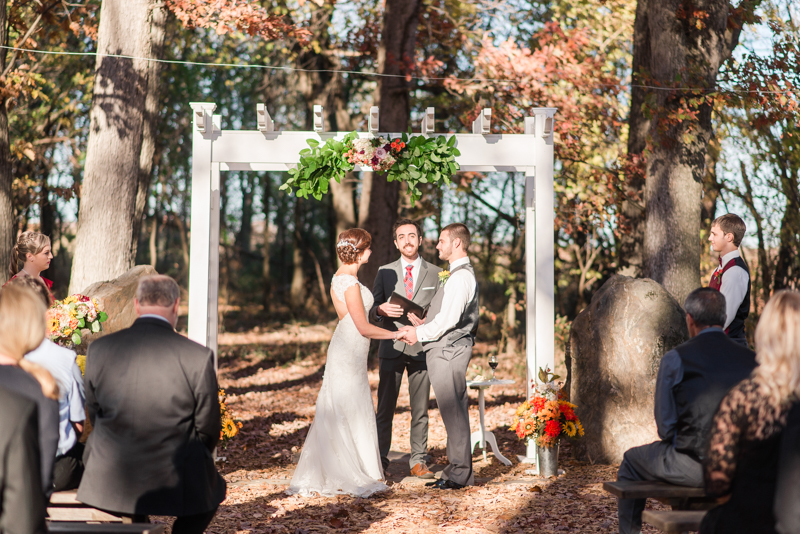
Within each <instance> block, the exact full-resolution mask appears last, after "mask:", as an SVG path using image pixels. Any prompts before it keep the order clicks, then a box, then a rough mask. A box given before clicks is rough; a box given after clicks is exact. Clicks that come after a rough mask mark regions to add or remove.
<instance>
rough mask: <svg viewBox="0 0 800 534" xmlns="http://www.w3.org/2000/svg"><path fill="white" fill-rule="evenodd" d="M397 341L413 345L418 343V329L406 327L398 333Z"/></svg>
mask: <svg viewBox="0 0 800 534" xmlns="http://www.w3.org/2000/svg"><path fill="white" fill-rule="evenodd" d="M397 332H398V333H397V339H398V340H401V341H404V342H406V344H408V345H413V344H414V343H416V342H417V329H416V328H414V327H413V326H404V327H402V328H401V329H400V330H398V331H397Z"/></svg>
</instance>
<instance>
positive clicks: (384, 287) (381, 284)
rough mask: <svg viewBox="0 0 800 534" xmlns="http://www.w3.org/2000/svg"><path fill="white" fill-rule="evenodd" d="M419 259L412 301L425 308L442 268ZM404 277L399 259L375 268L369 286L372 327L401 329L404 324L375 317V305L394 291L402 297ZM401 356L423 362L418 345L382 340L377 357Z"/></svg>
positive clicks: (431, 297)
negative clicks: (373, 299) (371, 299)
mask: <svg viewBox="0 0 800 534" xmlns="http://www.w3.org/2000/svg"><path fill="white" fill-rule="evenodd" d="M420 259H421V260H422V263H421V264H420V266H419V275H417V276H418V277H419V280H417V281H416V282H415V283H414V297H413V298H412V299H411V301H412V302H413V303H414V304H419V305H420V306H422V307H423V308H424V307H425V306H427V305H428V304H430V303H431V299H433V294H434V293H436V287H437V285H438V283H439V271H441V269H440V268H439V267H437V266H436V265H433V264H431V263H428V262H427V261H425V259H424V258H422V257H421V256H420ZM404 274H405V273H403V265H402V262H401V261H400V258H398V259H397V261H393V262H392V263H389V264H386V265H384V266H382V267H381V268H380V269H378V274H377V275H376V276H375V283H374V284H373V286H372V296H373V297H375V302H374V304H373V305H372V309H371V310H370V311H369V320H370V322H371V323H372V324H375V325H378V326H380V327H382V328H385V329H387V330H391V331H395V330H398V329H399V328H400V327H401V326H404V325H403V323H399V322H397V321H393V320H391V319H390V318H389V317H382V316H380V315H378V306H380V305H381V304H383V303H384V302H386V301H387V300H389V297H391V296H392V293H395V292H396V293H398V294H400V295H403V296H405V294H406V286H405V283H404V282H403V276H404ZM403 354H405V355H407V356H409V357H411V358H414V359H415V360H424V359H425V352H423V350H422V344H421V343H416V344H414V345H407V344H406V343H404V342H402V341H392V340H391V339H385V340H383V341H381V344H380V348H379V349H378V357H379V358H389V359H391V358H399V357H400V356H401V355H403Z"/></svg>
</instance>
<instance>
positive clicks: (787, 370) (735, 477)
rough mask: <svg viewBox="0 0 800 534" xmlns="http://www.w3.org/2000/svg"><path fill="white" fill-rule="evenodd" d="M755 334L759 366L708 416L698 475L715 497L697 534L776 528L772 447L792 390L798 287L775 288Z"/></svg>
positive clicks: (798, 376) (799, 344) (798, 381)
mask: <svg viewBox="0 0 800 534" xmlns="http://www.w3.org/2000/svg"><path fill="white" fill-rule="evenodd" d="M755 338H756V339H755V341H756V360H757V361H758V363H759V366H758V367H757V368H756V369H755V370H754V371H753V374H752V375H750V377H749V378H747V379H745V380H743V381H742V382H740V383H739V384H737V385H736V386H734V387H733V389H731V390H730V391H729V392H728V394H727V395H726V396H725V398H724V399H723V400H722V402H721V403H720V406H719V409H718V410H717V413H716V415H715V416H714V421H713V423H712V427H711V436H710V439H709V445H708V454H706V457H705V459H704V461H703V475H704V478H705V486H706V492H707V493H708V494H709V495H711V496H713V497H718V498H719V499H720V502H723V504H721V505H720V506H717V507H716V508H714V509H712V510H710V511H709V512H708V513H707V514H706V516H705V517H704V519H703V523H702V525H701V526H700V532H701V533H702V534H707V533H723V532H724V533H735V532H741V533H743V534H744V533H747V534H759V533H769V534H772V533H774V532H776V530H775V517H774V515H773V512H772V505H773V501H774V499H775V488H776V480H777V476H778V452H779V448H780V441H781V435H782V433H783V430H784V428H785V427H786V420H787V415H788V414H789V411H790V409H791V408H792V405H793V404H794V403H796V402H797V400H798V394H800V293H798V292H796V291H779V292H777V293H775V295H773V297H772V298H771V299H770V301H769V302H768V303H767V305H766V307H765V308H764V312H763V313H762V315H761V319H760V321H759V323H758V326H757V327H756V336H755Z"/></svg>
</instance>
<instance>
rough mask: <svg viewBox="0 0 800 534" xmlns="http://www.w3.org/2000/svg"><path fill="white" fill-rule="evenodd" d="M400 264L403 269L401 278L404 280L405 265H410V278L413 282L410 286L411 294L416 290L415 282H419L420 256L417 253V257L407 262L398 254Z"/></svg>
mask: <svg viewBox="0 0 800 534" xmlns="http://www.w3.org/2000/svg"><path fill="white" fill-rule="evenodd" d="M400 265H401V266H402V269H401V270H402V271H403V279H404V280H405V276H406V267H408V266H409V265H411V278H412V281H413V282H414V284H413V285H412V287H411V294H412V295H413V294H414V292H415V291H416V290H417V282H419V268H420V267H421V266H422V256H420V255H419V254H417V259H415V260H414V261H412V262H411V263H408V262H407V261H406V259H405V258H404V257H403V256H400Z"/></svg>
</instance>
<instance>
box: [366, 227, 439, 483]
mask: <svg viewBox="0 0 800 534" xmlns="http://www.w3.org/2000/svg"><path fill="white" fill-rule="evenodd" d="M392 233H393V234H394V244H395V246H396V247H397V249H398V250H399V251H400V258H399V259H398V260H397V261H394V262H392V263H389V264H387V265H384V266H382V267H381V268H380V269H378V274H377V275H376V276H375V284H374V286H373V288H372V295H373V296H374V297H375V303H374V304H373V307H372V309H371V310H370V312H369V320H370V322H372V323H373V324H376V325H378V326H381V327H383V328H386V329H387V330H398V329H399V328H400V327H402V326H404V325H408V324H410V323H408V322H405V323H403V322H400V321H399V320H397V319H400V318H401V316H402V315H403V308H401V307H400V306H399V305H397V304H392V303H390V302H389V299H390V297H391V296H392V293H397V294H399V295H402V296H405V297H406V298H407V299H408V300H410V301H412V302H414V303H415V304H418V305H420V306H422V307H423V308H424V307H426V306H427V305H428V304H430V302H431V299H432V298H433V295H434V293H436V287H437V284H438V282H439V271H440V270H441V269H439V268H438V267H436V266H435V265H432V264H430V263H428V262H427V261H425V260H424V259H422V256H420V255H419V246H420V245H421V244H422V231H421V229H420V227H419V225H418V224H417V223H416V222H414V221H412V220H410V219H400V220H398V221H397V222H396V223H395V224H394V228H393V230H392ZM393 319H394V320H393ZM378 356H379V358H380V373H379V374H380V382H379V384H378V412H377V416H376V420H377V426H378V448H379V449H380V454H381V462H382V463H383V469H384V471H385V470H386V469H387V468H388V466H389V449H390V447H391V444H392V420H393V418H394V411H395V408H396V407H397V396H398V395H399V394H400V385H401V383H402V381H403V373H405V372H408V395H409V404H410V405H411V406H410V408H411V432H410V438H411V458H410V461H409V466H410V467H411V474H412V475H414V476H416V477H419V478H433V472H431V470H430V469H428V467H427V465H426V463H425V456H426V455H427V453H428V402H429V400H430V392H431V382H430V379H429V378H428V366H427V363H426V361H425V352H424V351H423V350H422V345H421V344H420V343H415V344H414V345H407V344H406V343H405V342H403V341H392V340H391V339H390V340H384V341H381V344H380V348H379V349H378Z"/></svg>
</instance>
